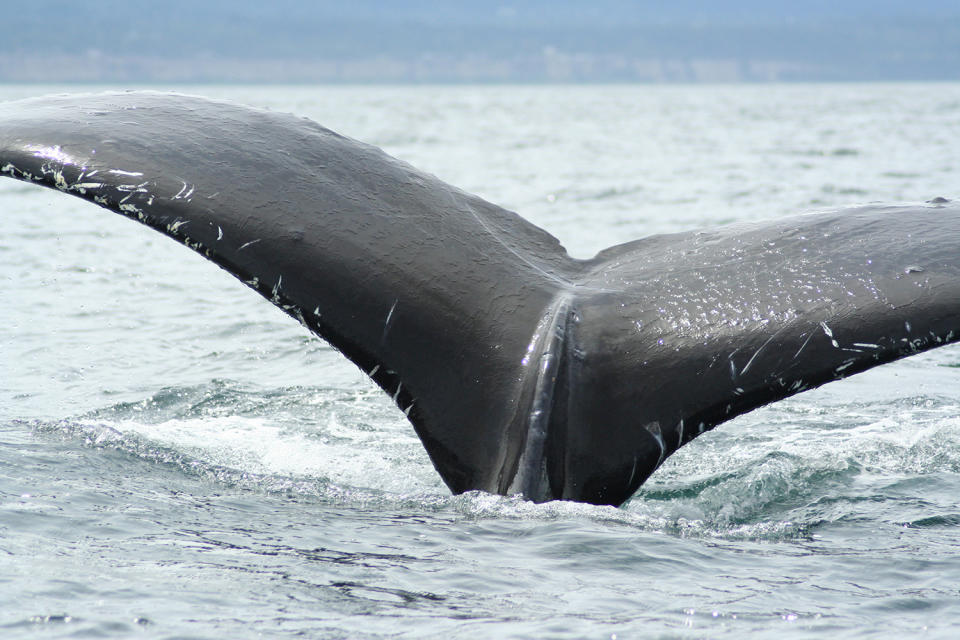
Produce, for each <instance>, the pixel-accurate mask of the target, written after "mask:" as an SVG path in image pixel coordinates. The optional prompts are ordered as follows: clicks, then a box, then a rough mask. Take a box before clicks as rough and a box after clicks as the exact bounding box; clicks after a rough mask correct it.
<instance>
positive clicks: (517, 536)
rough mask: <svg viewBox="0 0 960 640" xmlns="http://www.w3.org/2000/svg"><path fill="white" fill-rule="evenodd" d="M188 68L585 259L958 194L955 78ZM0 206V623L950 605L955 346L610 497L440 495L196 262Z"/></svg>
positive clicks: (721, 616)
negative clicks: (619, 247)
mask: <svg viewBox="0 0 960 640" xmlns="http://www.w3.org/2000/svg"><path fill="white" fill-rule="evenodd" d="M54 89H56V88H51V87H37V86H27V87H19V86H6V87H0V98H2V99H12V98H15V97H22V96H27V95H35V94H40V93H46V92H50V91H52V90H54ZM69 89H70V90H74V91H76V90H78V89H77V88H76V87H71V88H69ZM57 90H63V88H60V89H57ZM187 90H188V91H189V92H191V93H198V94H203V95H209V96H217V97H228V98H231V99H234V100H238V101H242V102H246V103H249V104H254V105H260V106H267V107H270V108H272V109H276V110H283V111H292V112H295V113H298V114H301V115H305V116H309V117H311V118H313V119H315V120H317V121H319V122H321V123H323V124H325V125H327V126H329V127H331V128H333V129H335V130H337V131H340V132H341V133H345V134H348V135H350V136H353V137H355V138H359V139H361V140H365V141H368V142H372V143H374V144H376V145H379V146H381V147H383V148H384V149H385V150H386V151H387V152H389V153H391V154H394V155H396V156H399V157H401V158H403V159H405V160H407V161H409V162H411V163H413V164H414V165H416V166H418V167H420V168H422V169H425V170H428V171H431V172H433V173H436V174H437V175H439V176H440V177H441V178H443V179H445V180H447V181H448V182H451V183H453V184H456V185H458V186H460V187H462V188H464V189H466V190H468V191H472V192H475V193H478V194H480V195H482V196H484V197H486V198H487V199H489V200H492V201H494V202H497V203H499V204H501V205H504V206H506V207H508V208H511V209H513V210H515V211H518V212H520V213H521V214H522V215H524V216H525V217H527V218H528V219H530V220H531V221H533V222H534V223H536V224H538V225H540V226H543V227H546V228H547V229H548V230H550V231H551V232H552V233H554V234H555V235H557V236H558V237H559V238H560V239H561V241H563V243H564V244H565V245H566V246H567V247H568V249H569V250H570V251H571V253H573V254H574V255H576V256H581V257H582V256H589V255H591V254H593V253H595V252H596V251H597V250H599V249H601V248H603V247H605V246H608V245H611V244H614V243H617V242H622V241H626V240H630V239H634V238H637V237H640V236H643V235H647V234H651V233H661V232H672V231H680V230H685V229H691V228H696V227H701V226H710V225H718V224H725V223H729V222H733V221H742V220H760V219H766V218H772V217H776V216H780V215H785V214H789V213H796V212H798V211H804V210H811V209H821V208H829V207H837V206H843V205H846V204H851V203H862V202H869V201H884V202H900V201H908V202H910V201H912V202H916V201H923V200H928V199H930V198H932V197H935V196H945V197H948V198H952V197H958V196H960V146H958V143H960V85H956V84H942V85H919V84H912V85H791V86H766V85H765V86H695V87H685V86H676V87H663V86H656V87H648V86H635V87H600V86H592V87H523V86H513V87H410V88H407V87H362V88H359V87H335V88H328V87H269V88H264V87H223V86H216V87H188V88H187ZM0 211H2V225H3V226H2V229H3V232H2V234H0V287H2V300H3V302H2V307H0V310H2V322H0V637H3V638H63V637H84V638H90V637H93V638H114V637H116V638H127V637H145V638H248V637H287V636H301V637H308V638H342V637H350V638H385V637H390V638H397V637H400V638H407V637H409V638H446V637H460V638H510V637H536V638H607V639H610V638H618V639H622V638H637V637H642V638H654V637H655V638H661V637H662V638H708V637H709V638H742V637H745V636H746V637H770V636H773V635H774V634H776V636H777V637H778V638H805V637H810V636H811V635H813V634H818V635H820V636H821V637H884V636H886V637H892V636H904V637H914V636H921V635H922V636H923V637H943V638H949V637H955V636H956V634H957V633H958V632H960V504H958V499H957V496H958V495H960V349H957V348H951V347H948V348H943V349H939V350H935V351H933V352H930V353H927V354H924V355H920V356H917V357H913V358H910V359H907V360H904V361H901V362H898V363H894V364H892V365H887V366H884V367H880V368H878V369H875V370H873V371H871V372H868V373H866V374H863V375H859V376H855V377H853V378H850V379H849V380H846V381H843V382H840V383H835V384H831V385H827V386H826V387H824V388H822V389H820V390H817V391H813V392H808V393H805V394H802V395H800V396H797V397H795V398H792V399H790V400H787V401H784V402H780V403H777V404H775V405H773V406H770V407H767V408H764V409H761V410H758V411H755V412H754V413H752V414H748V415H746V416H743V417H741V418H738V419H736V420H734V421H732V422H729V423H727V424H724V425H722V426H721V427H719V428H718V429H717V430H715V431H714V432H711V433H709V434H706V435H705V436H703V437H701V438H700V439H698V440H696V441H694V442H693V443H692V444H690V445H688V446H686V447H684V448H683V449H682V450H681V451H680V452H679V453H677V454H676V455H674V456H673V457H672V458H671V459H669V460H668V461H667V463H666V464H665V465H664V466H663V467H662V468H661V469H660V470H659V471H658V472H657V473H656V474H654V476H653V477H652V478H651V480H650V481H649V482H648V483H647V484H646V485H645V486H644V487H643V488H642V489H641V491H640V492H639V493H638V494H637V495H636V496H635V497H634V498H633V499H632V500H631V501H630V502H629V503H627V504H626V505H625V506H624V507H623V508H621V509H613V508H609V507H595V506H589V505H578V504H572V503H548V504H543V505H534V504H531V503H527V502H523V501H522V500H519V499H516V498H505V497H499V496H491V495H486V494H479V493H474V494H467V495H463V496H456V497H453V496H450V495H449V492H448V491H447V489H446V488H445V487H444V485H443V484H442V482H441V481H440V480H439V478H438V476H437V475H436V473H435V472H434V470H433V468H432V467H431V465H430V462H429V460H428V459H427V456H426V454H425V453H424V452H423V450H422V447H421V445H420V443H419V442H418V441H417V439H416V437H415V435H414V434H413V431H412V429H411V428H410V427H409V425H408V424H407V423H406V422H405V420H404V418H403V416H402V414H400V412H399V411H398V410H397V409H396V408H395V407H393V406H392V404H391V403H390V402H389V400H388V399H387V398H385V397H381V393H380V392H379V391H378V390H376V389H375V388H374V387H373V386H372V384H370V383H368V382H367V381H366V380H365V379H364V378H363V376H361V375H360V373H359V372H358V371H357V370H356V369H354V368H353V366H352V365H350V364H349V363H347V362H346V361H344V360H343V359H342V358H341V357H340V356H339V355H338V354H337V353H336V352H334V351H333V350H332V349H330V348H329V347H327V346H326V345H325V344H324V343H323V342H322V341H320V340H318V339H315V338H313V337H311V336H309V335H307V334H306V333H305V332H304V330H303V329H302V328H301V327H300V326H299V325H298V324H297V323H296V322H294V321H292V320H291V319H290V318H288V317H286V316H285V315H284V314H282V313H281V312H279V311H278V310H277V309H275V308H274V307H272V306H271V305H270V304H269V303H267V302H266V301H264V300H262V299H260V298H258V297H257V296H255V295H254V294H253V293H252V292H251V291H249V290H248V289H247V288H246V287H245V286H243V285H242V284H241V283H239V282H238V281H235V280H234V279H233V278H232V277H231V276H229V275H227V274H226V273H225V272H222V271H220V270H219V269H218V268H217V267H215V266H214V265H212V264H210V263H207V262H205V261H204V260H203V259H201V258H200V257H198V256H196V255H194V254H193V253H192V252H190V251H188V250H187V249H185V248H184V247H182V246H180V245H177V244H176V243H174V242H171V241H170V240H168V239H167V238H164V237H162V236H160V235H159V234H156V233H155V232H153V231H150V230H148V229H146V228H144V227H141V226H139V225H137V224H134V223H132V222H131V221H129V220H126V219H123V218H121V217H119V216H116V215H114V214H111V213H108V212H105V211H103V210H101V209H99V208H98V207H96V206H93V205H91V204H89V203H85V202H82V201H79V200H75V199H73V198H70V197H67V196H65V195H63V194H60V193H55V192H48V191H46V190H43V189H39V188H37V187H34V186H31V185H26V184H21V183H16V182H14V181H10V180H4V181H0ZM958 240H960V239H958ZM958 246H960V245H958ZM958 250H960V249H958Z"/></svg>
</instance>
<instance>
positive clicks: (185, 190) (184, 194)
mask: <svg viewBox="0 0 960 640" xmlns="http://www.w3.org/2000/svg"><path fill="white" fill-rule="evenodd" d="M180 183H181V184H182V185H183V186H182V187H180V191H177V195H175V196H173V197H172V198H170V199H171V200H185V199H187V198H189V197H190V195H191V194H192V193H193V190H194V189H195V187H194V186H193V185H191V184H187V183H186V182H184V181H183V180H181V181H180Z"/></svg>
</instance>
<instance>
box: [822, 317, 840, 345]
mask: <svg viewBox="0 0 960 640" xmlns="http://www.w3.org/2000/svg"><path fill="white" fill-rule="evenodd" d="M820 328H822V329H823V332H824V333H825V334H826V335H827V337H828V338H830V344H832V345H833V348H834V349H839V348H840V343H838V342H837V341H836V340H835V339H834V338H833V330H832V329H831V328H830V327H828V326H827V323H826V322H821V323H820Z"/></svg>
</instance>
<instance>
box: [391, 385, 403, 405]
mask: <svg viewBox="0 0 960 640" xmlns="http://www.w3.org/2000/svg"><path fill="white" fill-rule="evenodd" d="M400 389H403V383H402V382H400V383H398V384H397V391H396V392H395V393H394V394H393V402H394V404H396V402H397V398H398V397H400Z"/></svg>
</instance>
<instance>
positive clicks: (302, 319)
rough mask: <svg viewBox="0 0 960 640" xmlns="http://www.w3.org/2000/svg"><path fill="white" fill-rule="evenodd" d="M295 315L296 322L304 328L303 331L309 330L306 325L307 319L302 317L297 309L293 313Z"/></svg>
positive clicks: (301, 313)
mask: <svg viewBox="0 0 960 640" xmlns="http://www.w3.org/2000/svg"><path fill="white" fill-rule="evenodd" d="M295 314H296V316H297V320H298V321H299V322H300V324H301V325H303V327H304V328H305V329H309V328H310V326H309V325H308V324H307V319H306V318H304V317H303V312H302V311H301V310H300V309H299V308H298V309H297V310H296V311H295Z"/></svg>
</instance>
